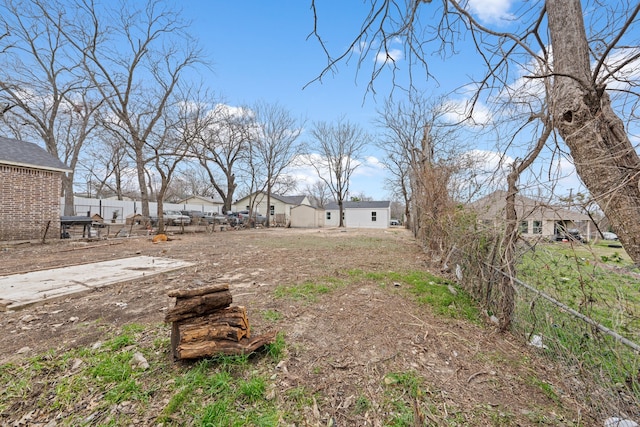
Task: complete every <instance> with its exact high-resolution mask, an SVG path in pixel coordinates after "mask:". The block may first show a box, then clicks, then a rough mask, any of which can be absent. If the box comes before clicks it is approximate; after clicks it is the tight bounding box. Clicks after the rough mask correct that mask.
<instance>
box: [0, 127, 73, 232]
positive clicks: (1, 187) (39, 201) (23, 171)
mask: <svg viewBox="0 0 640 427" xmlns="http://www.w3.org/2000/svg"><path fill="white" fill-rule="evenodd" d="M70 171H71V169H69V168H68V167H67V166H66V165H65V164H64V163H62V162H61V161H60V160H58V159H57V158H56V157H55V156H53V155H51V154H49V153H48V152H47V151H46V150H44V149H43V148H41V147H39V146H38V145H36V144H33V143H31V142H25V141H18V140H16V139H9V138H4V137H0V240H31V239H38V240H41V239H43V238H44V237H46V236H56V237H58V236H60V193H61V191H62V175H63V174H64V173H66V172H70ZM45 235H46V236H45Z"/></svg>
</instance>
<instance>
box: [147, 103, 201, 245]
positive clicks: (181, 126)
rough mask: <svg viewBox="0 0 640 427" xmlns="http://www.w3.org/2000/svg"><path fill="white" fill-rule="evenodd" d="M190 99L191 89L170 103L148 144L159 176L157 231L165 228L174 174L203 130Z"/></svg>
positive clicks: (155, 170)
mask: <svg viewBox="0 0 640 427" xmlns="http://www.w3.org/2000/svg"><path fill="white" fill-rule="evenodd" d="M189 101H190V99H189V91H185V92H184V93H182V98H181V99H175V100H173V101H172V102H170V103H168V104H167V106H166V108H165V110H164V114H163V116H162V122H161V123H159V126H158V128H160V129H162V133H160V134H153V135H151V138H152V139H153V142H149V144H148V145H149V151H150V152H152V153H153V155H152V158H151V162H150V163H151V164H153V166H154V172H155V173H156V174H157V176H158V177H159V187H158V188H157V191H156V193H157V203H158V204H157V207H158V210H157V216H158V233H162V232H164V215H163V211H164V201H165V199H166V197H167V195H168V192H169V189H170V185H171V181H172V179H173V177H174V174H175V172H176V170H177V168H178V166H179V165H180V164H181V163H182V161H183V160H184V158H185V157H186V156H187V154H188V153H189V149H190V148H191V147H192V146H193V143H194V141H195V140H196V139H198V138H199V137H200V134H201V132H202V126H203V123H202V122H201V121H200V119H201V117H200V115H199V111H198V108H197V106H194V105H192V104H190V103H189Z"/></svg>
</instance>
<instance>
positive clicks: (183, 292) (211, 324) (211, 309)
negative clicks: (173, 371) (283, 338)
mask: <svg viewBox="0 0 640 427" xmlns="http://www.w3.org/2000/svg"><path fill="white" fill-rule="evenodd" d="M168 295H169V296H170V297H175V298H176V303H175V305H174V306H173V307H171V308H170V309H169V310H168V311H167V314H166V316H165V322H167V323H168V322H173V325H172V329H171V351H172V353H173V358H174V359H175V360H178V359H197V358H202V357H211V356H215V355H219V354H224V355H239V354H248V353H252V352H254V351H256V350H257V349H258V348H260V347H262V346H263V345H265V344H267V343H270V342H272V341H273V340H274V338H275V336H276V333H275V332H272V333H269V334H266V335H263V336H261V337H255V338H252V337H251V329H250V327H249V319H248V318H247V311H246V309H245V308H244V307H242V306H236V307H231V306H230V305H231V302H232V297H231V292H230V291H229V285H228V284H223V285H211V286H205V287H201V288H197V289H179V290H174V291H170V292H169V293H168Z"/></svg>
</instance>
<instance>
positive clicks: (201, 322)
mask: <svg viewBox="0 0 640 427" xmlns="http://www.w3.org/2000/svg"><path fill="white" fill-rule="evenodd" d="M176 323H177V325H178V331H177V332H178V334H179V340H180V342H181V343H184V342H195V341H207V340H214V339H226V340H232V341H240V339H241V338H244V337H247V338H249V337H250V335H251V333H250V331H249V319H247V311H246V309H245V308H244V307H240V306H238V307H227V308H225V309H221V310H218V311H216V312H215V313H211V314H208V315H206V316H200V317H194V318H192V319H185V320H183V321H180V322H176Z"/></svg>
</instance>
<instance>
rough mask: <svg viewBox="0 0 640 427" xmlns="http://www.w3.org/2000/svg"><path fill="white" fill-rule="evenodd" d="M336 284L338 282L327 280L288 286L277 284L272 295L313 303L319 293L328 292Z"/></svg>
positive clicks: (336, 285)
mask: <svg viewBox="0 0 640 427" xmlns="http://www.w3.org/2000/svg"><path fill="white" fill-rule="evenodd" d="M338 286H339V285H338V284H336V283H330V282H328V281H322V282H313V281H306V282H304V283H301V284H299V285H290V286H284V285H279V286H277V287H276V289H275V290H274V296H275V297H276V298H289V299H293V300H296V301H304V302H306V303H313V302H316V301H317V300H318V298H319V297H320V296H321V295H324V294H328V293H329V292H331V291H332V290H334V289H336V288H337V287H338Z"/></svg>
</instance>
